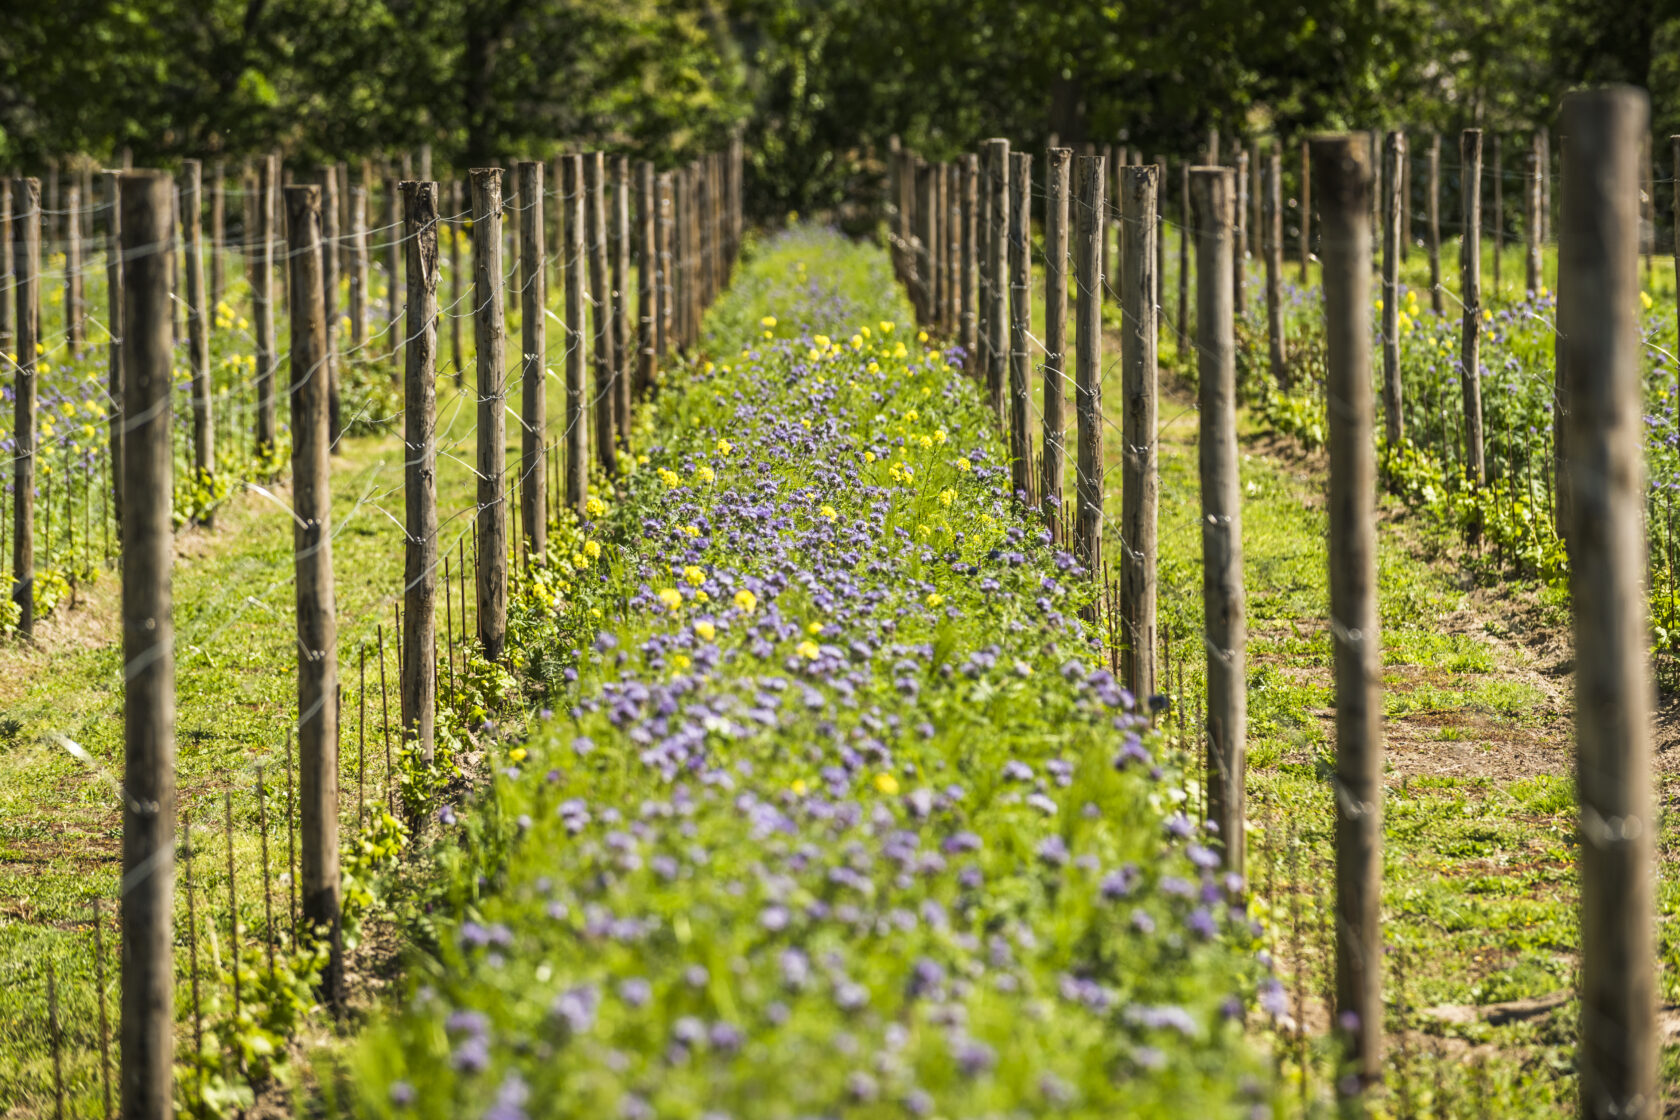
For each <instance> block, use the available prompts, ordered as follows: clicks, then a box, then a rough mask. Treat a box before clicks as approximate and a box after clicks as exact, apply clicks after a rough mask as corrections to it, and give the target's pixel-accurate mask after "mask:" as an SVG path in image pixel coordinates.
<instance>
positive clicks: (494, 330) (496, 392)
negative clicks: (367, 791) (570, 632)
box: [472, 167, 508, 661]
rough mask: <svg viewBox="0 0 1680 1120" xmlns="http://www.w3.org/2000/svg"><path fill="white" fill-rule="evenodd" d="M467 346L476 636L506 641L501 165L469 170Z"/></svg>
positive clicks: (494, 655) (490, 643)
mask: <svg viewBox="0 0 1680 1120" xmlns="http://www.w3.org/2000/svg"><path fill="white" fill-rule="evenodd" d="M472 195H473V304H474V315H473V348H474V351H475V354H476V361H477V363H478V557H477V559H478V641H479V645H480V646H481V647H482V648H483V650H484V657H485V660H487V661H500V660H501V659H502V654H503V647H504V645H505V643H506V641H507V562H508V550H507V524H508V522H507V519H508V512H507V500H506V498H507V495H506V494H504V493H503V490H502V486H503V480H504V479H505V478H506V477H507V352H506V347H507V332H506V329H505V328H504V326H503V323H504V319H503V315H502V303H503V295H502V170H501V168H499V167H480V168H475V169H474V170H473V171H472Z"/></svg>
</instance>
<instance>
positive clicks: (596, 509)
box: [583, 498, 607, 517]
mask: <svg viewBox="0 0 1680 1120" xmlns="http://www.w3.org/2000/svg"><path fill="white" fill-rule="evenodd" d="M583 512H584V513H586V514H588V515H589V516H590V517H600V516H601V515H602V514H604V513H606V512H607V503H605V502H603V501H602V500H601V499H599V498H591V499H589V500H588V501H587V502H585V503H583Z"/></svg>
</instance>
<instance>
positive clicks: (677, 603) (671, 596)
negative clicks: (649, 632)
mask: <svg viewBox="0 0 1680 1120" xmlns="http://www.w3.org/2000/svg"><path fill="white" fill-rule="evenodd" d="M659 601H660V602H661V603H664V604H665V605H666V606H667V607H669V608H670V609H671V610H678V609H679V608H681V607H682V592H681V591H678V590H677V589H676V588H674V587H667V588H665V590H663V591H661V592H660V593H659Z"/></svg>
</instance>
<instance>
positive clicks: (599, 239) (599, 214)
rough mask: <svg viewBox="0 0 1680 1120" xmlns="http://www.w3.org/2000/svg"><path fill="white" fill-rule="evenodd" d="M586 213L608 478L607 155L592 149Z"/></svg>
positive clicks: (612, 373) (599, 453)
mask: <svg viewBox="0 0 1680 1120" xmlns="http://www.w3.org/2000/svg"><path fill="white" fill-rule="evenodd" d="M583 174H584V181H585V184H586V187H587V190H588V207H589V213H588V216H587V218H586V219H585V220H586V221H587V222H588V226H589V309H590V316H591V319H592V321H593V324H594V339H593V346H592V351H591V352H592V354H593V357H594V363H593V364H594V368H595V457H596V459H597V460H598V461H599V462H600V464H601V469H602V470H603V471H605V472H606V475H607V477H608V478H612V477H614V476H615V475H617V474H618V445H617V441H616V433H617V423H616V420H615V418H614V413H615V412H616V411H617V407H616V406H617V403H618V402H617V389H616V385H617V381H618V376H617V373H618V364H617V362H616V361H615V360H614V358H613V334H612V299H611V287H610V285H611V282H612V281H611V278H610V277H609V275H608V269H607V207H606V197H605V196H606V189H607V187H606V158H605V156H604V155H603V154H602V153H601V152H591V153H589V154H588V155H587V156H585V157H584V158H583Z"/></svg>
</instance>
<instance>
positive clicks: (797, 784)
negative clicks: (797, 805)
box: [788, 778, 806, 797]
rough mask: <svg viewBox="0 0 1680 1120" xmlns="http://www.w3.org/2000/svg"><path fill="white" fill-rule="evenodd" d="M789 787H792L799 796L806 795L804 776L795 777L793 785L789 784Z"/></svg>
mask: <svg viewBox="0 0 1680 1120" xmlns="http://www.w3.org/2000/svg"><path fill="white" fill-rule="evenodd" d="M788 788H789V789H791V790H792V791H793V792H794V793H795V794H796V795H797V796H799V797H804V796H805V790H806V785H805V779H804V778H795V779H794V780H793V784H792V785H791V786H789V787H788Z"/></svg>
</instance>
